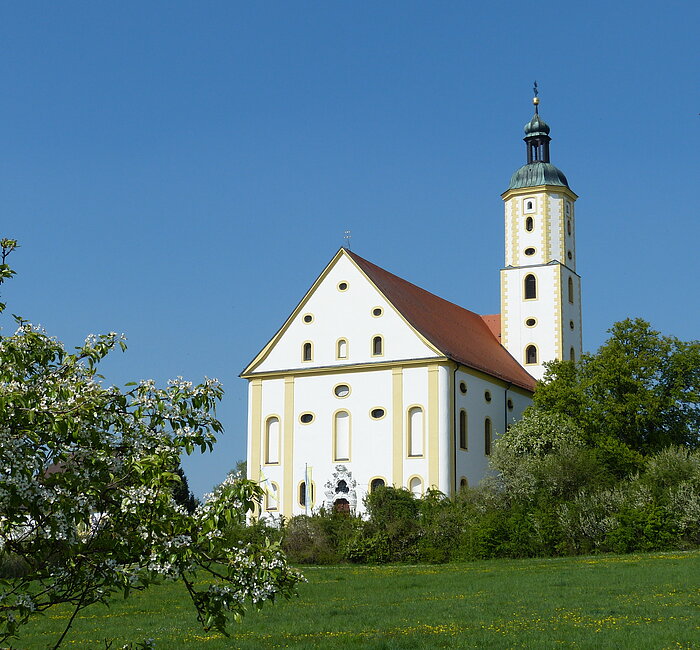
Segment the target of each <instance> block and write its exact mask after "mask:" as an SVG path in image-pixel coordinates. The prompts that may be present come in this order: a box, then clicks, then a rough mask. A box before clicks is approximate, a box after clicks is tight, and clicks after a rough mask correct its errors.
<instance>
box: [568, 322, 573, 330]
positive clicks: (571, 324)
mask: <svg viewBox="0 0 700 650" xmlns="http://www.w3.org/2000/svg"><path fill="white" fill-rule="evenodd" d="M569 329H571V330H572V329H574V321H572V320H570V321H569Z"/></svg>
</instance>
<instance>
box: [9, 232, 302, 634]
mask: <svg viewBox="0 0 700 650" xmlns="http://www.w3.org/2000/svg"><path fill="white" fill-rule="evenodd" d="M16 246H17V244H16V242H15V241H13V240H8V239H5V240H2V241H0V248H1V250H2V253H1V260H0V261H1V264H0V283H2V282H3V281H5V280H7V279H8V278H10V277H11V276H12V275H13V271H12V269H10V267H9V266H8V265H7V263H6V259H7V255H8V254H9V253H10V252H11V251H12V250H14V249H15V248H16ZM3 308H4V305H2V306H0V311H2V309H3ZM16 323H17V330H16V332H15V333H14V334H12V335H11V336H2V337H0V564H2V563H3V561H5V560H7V559H8V558H11V559H12V560H13V562H14V563H15V565H17V564H19V565H21V566H22V567H23V571H22V572H20V573H21V574H22V575H19V576H18V575H17V572H15V576H14V577H4V578H2V579H0V643H2V642H4V641H6V640H7V639H8V638H11V637H16V636H17V635H18V634H19V631H20V626H21V625H22V624H23V623H25V622H26V621H27V620H28V619H29V618H30V616H32V615H33V614H35V613H37V612H43V611H45V610H47V609H49V608H50V607H53V606H54V605H56V604H58V603H67V604H69V605H71V606H72V613H71V615H70V616H69V618H68V619H67V624H66V627H65V629H64V630H63V633H62V634H61V635H60V636H59V638H57V639H55V644H54V646H53V647H58V646H59V645H60V644H61V643H62V641H63V640H64V638H65V636H66V634H67V633H68V631H69V629H70V626H71V624H72V622H73V620H74V618H75V616H76V615H77V614H78V612H79V611H80V610H81V609H83V608H85V607H87V606H88V605H91V604H93V603H98V602H100V603H106V602H108V600H109V598H110V597H111V596H112V595H113V594H115V593H117V592H121V593H122V594H123V595H124V597H126V596H128V595H129V593H130V592H131V591H133V590H142V589H146V588H147V587H148V586H149V585H151V584H153V583H155V582H158V581H160V580H164V579H169V580H180V581H182V582H183V583H184V585H185V587H186V589H187V591H188V592H189V594H190V596H191V598H192V602H193V604H194V606H195V608H196V611H197V615H198V618H199V620H200V621H201V622H202V624H203V625H204V626H205V627H207V628H210V627H216V628H217V629H219V630H221V631H223V632H225V630H226V625H227V621H228V619H229V618H230V617H231V616H233V617H234V618H240V616H241V615H242V614H243V612H244V607H245V603H246V601H248V602H251V601H252V603H253V604H254V605H256V606H261V605H262V603H264V602H265V601H268V600H274V598H275V597H276V596H277V595H285V596H287V595H290V594H291V593H292V592H293V591H294V586H295V584H296V583H297V582H298V581H299V579H300V576H299V574H298V573H297V572H296V571H294V570H293V569H291V568H290V567H289V566H288V565H287V563H286V561H285V559H284V557H283V556H282V554H281V551H280V549H279V547H278V546H277V545H276V544H273V543H272V544H266V543H260V544H245V545H244V544H239V543H235V542H230V541H228V540H227V538H226V537H225V535H224V533H223V532H222V530H221V528H222V527H225V526H226V525H228V524H229V523H231V522H243V521H245V518H246V515H247V513H250V512H252V511H253V508H254V507H255V504H256V503H259V501H260V499H261V497H262V491H261V489H260V488H259V487H258V486H257V485H255V484H253V483H251V482H248V481H245V480H233V479H229V480H227V481H225V482H224V483H223V484H221V485H220V486H219V487H218V488H217V489H216V490H215V491H214V493H213V494H212V495H211V497H210V498H209V499H208V500H207V501H206V502H205V503H204V504H203V505H202V506H200V507H199V508H197V509H196V510H194V511H193V512H188V511H187V510H186V509H184V508H182V507H181V506H179V505H178V504H177V503H176V502H175V499H174V498H173V490H174V489H175V488H176V487H178V486H182V481H181V480H180V478H179V477H178V475H177V474H176V473H175V472H173V468H174V467H177V466H178V463H179V459H180V454H181V453H182V452H183V451H184V452H185V453H187V454H190V453H192V452H193V451H194V450H195V449H198V450H200V451H201V452H204V451H207V450H210V449H211V448H212V446H213V444H214V442H215V439H216V435H217V434H218V433H220V432H221V431H222V426H221V424H220V422H219V421H218V420H217V419H216V418H215V416H214V407H215V405H216V403H217V402H218V401H219V400H220V399H221V396H222V393H223V391H222V388H221V385H220V384H219V382H218V381H216V380H215V379H207V380H206V381H204V382H203V383H201V384H198V385H195V384H192V383H191V382H188V381H185V380H183V379H181V378H179V379H175V380H172V381H170V382H169V383H168V385H167V386H166V387H162V388H161V387H157V386H156V384H155V382H153V381H152V380H146V381H141V382H138V383H132V384H128V385H127V386H126V387H125V389H124V390H120V389H118V388H116V387H114V386H104V385H103V384H102V383H101V379H100V376H99V375H98V374H97V369H98V365H99V363H100V361H101V360H102V359H103V358H104V357H105V356H106V355H107V354H109V353H110V352H111V351H112V350H114V349H115V348H116V347H121V348H125V344H124V341H123V340H122V338H121V337H119V336H117V335H116V334H114V333H110V334H104V335H100V336H94V335H90V336H88V337H87V339H86V340H85V343H84V344H82V345H80V346H78V347H77V348H76V351H75V352H72V353H71V352H68V351H67V350H66V349H65V348H64V346H63V344H61V343H60V342H59V341H57V340H56V339H54V338H51V337H49V336H48V335H47V334H46V333H45V332H44V331H42V330H41V329H40V328H37V327H35V326H33V325H31V324H30V323H28V322H27V321H24V320H22V319H19V318H16ZM202 578H206V580H202ZM203 585H204V586H203Z"/></svg>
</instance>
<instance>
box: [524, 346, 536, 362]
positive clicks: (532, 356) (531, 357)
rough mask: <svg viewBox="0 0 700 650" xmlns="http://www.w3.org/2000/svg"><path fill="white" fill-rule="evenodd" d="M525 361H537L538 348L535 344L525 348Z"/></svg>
mask: <svg viewBox="0 0 700 650" xmlns="http://www.w3.org/2000/svg"><path fill="white" fill-rule="evenodd" d="M525 363H537V348H536V347H535V346H534V345H528V346H527V348H525Z"/></svg>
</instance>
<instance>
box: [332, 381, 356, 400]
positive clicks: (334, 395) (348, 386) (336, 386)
mask: <svg viewBox="0 0 700 650" xmlns="http://www.w3.org/2000/svg"><path fill="white" fill-rule="evenodd" d="M341 386H346V387H347V389H348V394H347V395H338V394H336V392H335V391H336V389H337V388H340V387H341ZM351 393H352V387H351V386H350V384H346V383H345V382H344V381H341V382H340V383H339V384H336V385H335V386H333V397H335V398H336V399H347V398H348V397H350V394H351Z"/></svg>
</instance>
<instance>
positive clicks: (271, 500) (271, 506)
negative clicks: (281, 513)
mask: <svg viewBox="0 0 700 650" xmlns="http://www.w3.org/2000/svg"><path fill="white" fill-rule="evenodd" d="M279 493H280V489H279V487H278V486H277V483H272V482H271V483H270V484H269V485H268V487H267V492H266V493H265V510H277V509H278V508H279Z"/></svg>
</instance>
